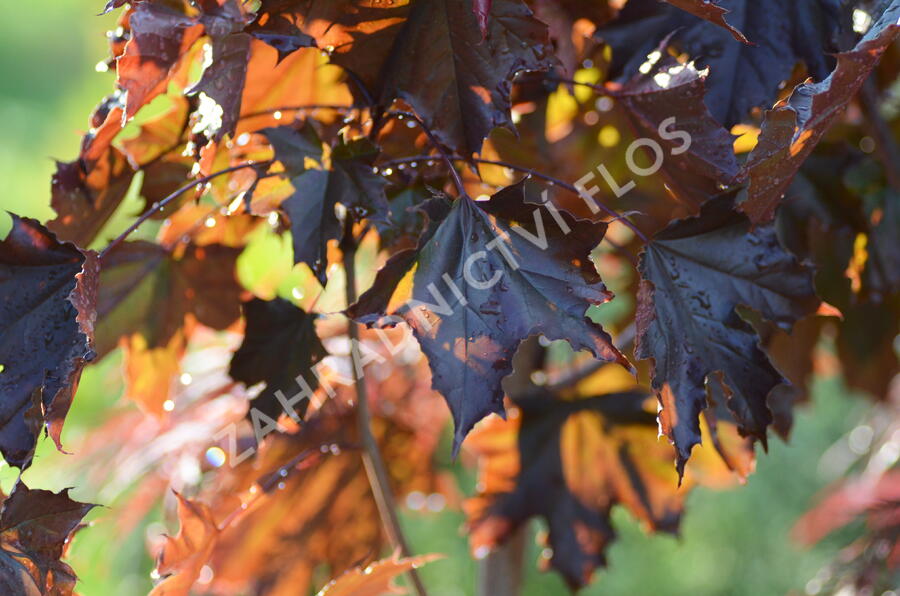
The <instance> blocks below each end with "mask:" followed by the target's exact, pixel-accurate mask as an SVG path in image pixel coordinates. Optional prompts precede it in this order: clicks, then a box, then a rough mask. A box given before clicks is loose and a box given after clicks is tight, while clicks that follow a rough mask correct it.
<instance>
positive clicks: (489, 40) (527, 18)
mask: <svg viewBox="0 0 900 596" xmlns="http://www.w3.org/2000/svg"><path fill="white" fill-rule="evenodd" d="M487 18H488V23H487V33H486V36H485V38H484V40H482V39H481V38H480V37H481V34H480V33H479V23H478V21H479V18H477V17H476V16H475V13H474V12H473V10H472V5H471V3H470V2H469V1H468V0H435V1H432V2H415V3H413V4H412V7H411V9H410V12H409V17H408V18H407V20H406V23H405V24H404V26H403V29H402V30H401V31H400V33H399V35H398V36H397V39H396V40H395V41H394V44H393V47H392V48H391V54H390V57H389V58H388V60H387V63H386V64H385V67H384V68H385V70H384V73H383V78H384V86H383V89H382V91H381V102H382V103H383V104H384V105H389V104H390V102H391V100H393V99H395V98H399V99H402V100H403V101H405V102H406V103H408V104H409V105H410V106H412V107H413V109H414V110H415V111H416V113H417V114H418V115H419V117H421V118H422V120H423V121H424V122H425V125H426V126H428V127H429V128H430V129H431V130H432V131H433V132H434V134H435V136H436V137H437V138H438V140H439V141H440V142H441V143H443V144H444V145H446V146H447V147H450V148H452V149H453V150H455V151H459V152H460V153H462V154H463V155H471V154H473V153H479V152H480V151H481V145H482V142H483V141H484V139H485V137H487V135H488V134H489V133H490V132H491V130H492V129H494V128H495V127H497V126H504V127H506V128H509V129H510V130H513V129H514V127H513V123H512V119H511V118H510V114H509V108H510V102H509V94H510V90H511V89H512V84H511V80H512V78H513V77H514V76H515V75H516V73H519V72H521V71H527V70H547V69H548V68H550V67H551V66H553V64H554V60H553V58H552V53H551V51H552V50H551V46H550V43H549V36H548V33H547V27H546V26H545V25H544V24H543V23H541V22H540V21H538V20H536V19H535V18H533V17H532V14H531V10H530V9H529V8H528V6H526V5H525V3H524V2H521V1H519V0H494V1H493V2H492V3H491V7H490V14H489V15H487Z"/></svg>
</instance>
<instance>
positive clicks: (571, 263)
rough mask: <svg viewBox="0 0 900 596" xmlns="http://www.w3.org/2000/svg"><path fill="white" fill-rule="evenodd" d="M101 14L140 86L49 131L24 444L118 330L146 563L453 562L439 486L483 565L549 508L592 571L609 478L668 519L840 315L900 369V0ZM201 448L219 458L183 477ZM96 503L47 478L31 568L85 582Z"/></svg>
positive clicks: (146, 7) (2, 407) (845, 349)
mask: <svg viewBox="0 0 900 596" xmlns="http://www.w3.org/2000/svg"><path fill="white" fill-rule="evenodd" d="M98 8H101V7H98ZM104 11H105V12H112V11H120V14H119V17H118V18H119V28H118V30H117V31H116V32H115V33H114V34H112V35H110V56H109V58H108V60H107V61H106V63H105V64H106V65H107V66H108V68H109V69H110V70H111V71H113V75H114V78H115V82H114V87H113V91H112V92H111V93H110V95H109V96H108V97H106V98H105V99H103V100H102V101H101V102H100V103H99V105H98V106H97V108H96V109H95V111H94V113H93V114H92V115H91V117H90V130H89V132H88V133H87V134H86V135H85V136H84V138H83V139H82V141H81V149H80V153H79V155H78V157H77V158H76V159H74V160H73V161H71V162H59V163H58V164H57V171H56V174H55V175H54V176H53V179H52V181H51V205H52V207H53V209H54V211H55V212H56V216H55V217H54V218H53V219H52V220H50V221H48V222H46V223H44V224H42V223H40V222H38V221H35V220H32V219H27V218H20V217H18V216H15V215H13V218H12V228H11V231H10V232H9V234H8V236H7V237H6V239H5V240H3V241H2V242H0V294H2V296H3V304H2V306H0V414H2V415H0V453H2V456H3V458H4V460H5V461H6V462H7V463H8V464H9V465H11V466H15V467H17V468H19V469H20V470H25V469H26V468H28V467H29V466H30V465H32V459H33V457H34V452H35V448H36V445H37V444H38V441H39V439H40V435H41V432H42V430H44V432H46V434H48V435H49V436H50V438H51V439H52V440H53V441H54V442H55V444H56V446H57V447H58V448H59V449H60V450H61V449H62V431H63V423H64V421H65V418H66V414H67V413H68V411H69V410H70V408H71V407H75V408H77V407H78V405H77V402H76V403H75V404H74V405H73V396H74V395H75V393H76V388H77V385H78V380H79V377H80V375H81V372H82V370H83V368H84V367H85V366H86V365H88V364H90V363H93V362H96V361H98V360H101V359H103V358H106V357H107V356H108V355H109V354H111V353H112V352H114V351H115V350H121V352H122V353H123V359H124V366H123V374H124V380H125V385H126V390H125V392H126V397H127V399H129V400H131V401H133V402H134V403H135V404H136V405H137V406H138V409H139V411H132V412H127V413H122V414H117V415H116V417H114V418H113V419H112V420H111V421H110V423H109V427H108V428H105V429H104V433H105V436H106V437H107V440H111V441H113V442H114V443H115V444H116V445H118V447H117V451H116V453H106V452H105V451H104V448H105V447H108V445H104V446H99V445H91V444H90V442H89V443H88V445H86V446H85V447H84V449H85V450H86V452H87V453H91V454H92V455H93V456H94V457H95V458H96V459H97V460H98V461H100V462H102V463H101V464H98V465H106V466H108V467H109V468H110V469H113V470H117V466H116V463H117V462H121V461H125V460H127V459H128V458H132V459H134V460H139V461H140V462H141V464H140V466H137V467H138V468H139V469H140V471H139V472H134V471H133V470H134V466H130V467H127V471H126V469H125V468H126V466H122V468H123V469H122V470H120V471H117V472H115V473H113V476H116V475H118V474H121V478H120V479H119V480H118V481H119V482H122V483H126V484H127V483H137V484H138V485H139V487H140V488H139V489H138V491H137V492H138V493H139V495H140V498H138V497H135V499H134V500H135V502H134V504H133V507H134V508H135V510H136V511H146V510H147V508H149V507H150V506H152V505H151V504H153V503H158V502H167V503H169V504H170V505H173V506H174V508H175V516H176V517H177V519H178V520H179V523H180V530H179V531H178V533H177V534H176V535H174V536H173V537H168V538H166V540H164V541H163V542H162V543H159V544H156V545H155V546H154V547H153V549H152V550H153V552H152V553H151V554H152V555H153V556H155V557H156V558H157V567H156V570H155V572H154V574H155V575H154V577H155V579H156V580H157V583H156V585H155V587H154V588H153V591H152V594H154V595H157V596H161V595H181V594H184V595H186V594H189V593H195V592H196V593H206V592H208V593H216V594H251V593H252V594H267V595H279V594H296V593H307V592H310V591H311V590H313V591H314V590H319V589H321V592H320V594H323V595H325V596H327V595H331V594H379V593H383V592H386V591H391V590H393V589H394V587H393V586H392V585H391V583H390V582H391V580H392V579H393V578H394V577H395V576H400V575H405V576H406V577H407V578H408V583H409V585H410V586H411V587H412V589H413V590H415V591H416V592H418V593H420V594H421V593H424V592H425V589H426V587H427V586H425V585H424V584H423V582H422V581H421V578H419V577H418V575H417V573H416V571H415V570H416V568H417V567H419V566H420V565H423V564H425V563H428V562H430V561H432V560H436V559H438V558H439V557H436V556H434V555H430V554H422V553H413V552H411V550H410V546H409V544H408V543H407V541H406V539H405V537H404V535H403V531H402V528H401V526H400V524H399V522H398V520H397V508H398V505H397V504H396V497H397V496H398V495H406V494H411V493H412V492H414V491H415V492H419V493H427V494H434V495H438V496H439V497H440V498H441V499H443V501H442V502H452V503H453V504H454V506H461V507H462V508H463V509H464V510H465V512H466V514H467V516H468V519H469V521H468V524H467V531H468V532H469V536H470V542H471V546H472V553H473V555H474V556H475V557H476V558H478V559H482V560H488V561H489V562H490V561H491V560H493V557H496V556H497V555H498V554H500V555H503V554H504V552H505V554H506V556H515V555H511V554H510V553H511V551H509V552H506V551H504V548H506V547H505V546H504V545H505V544H507V543H509V542H511V541H514V540H515V536H516V535H517V534H518V533H520V532H521V529H522V528H523V527H524V526H525V525H526V524H527V523H528V522H529V520H530V519H532V518H535V517H541V518H544V520H545V521H546V523H547V526H548V527H549V532H548V534H547V536H546V543H547V550H546V551H545V553H546V555H545V559H546V560H545V562H546V563H547V564H548V565H549V566H550V567H552V568H554V569H555V570H556V571H558V572H559V573H560V574H561V575H562V577H563V578H564V579H565V581H566V582H567V583H568V584H569V585H570V586H571V587H572V588H579V587H582V586H584V585H586V584H588V583H590V581H591V579H592V574H593V572H594V570H595V569H596V568H597V567H598V566H602V565H605V564H606V549H607V547H608V546H609V544H610V543H611V542H612V541H613V540H614V538H615V531H614V528H613V526H612V522H611V520H610V514H611V510H612V508H613V507H614V506H615V505H619V504H621V505H623V506H624V507H625V508H626V509H627V510H628V511H629V512H630V513H631V514H632V515H633V516H634V517H635V518H636V519H638V520H640V521H641V522H642V523H643V524H644V525H645V526H646V527H647V528H648V529H651V530H658V531H665V532H677V529H678V522H679V519H680V517H681V514H682V512H683V509H684V503H685V499H686V495H687V494H688V492H689V491H690V489H691V488H692V487H694V486H711V487H721V486H727V485H729V484H730V483H733V482H735V481H739V480H743V479H745V478H746V477H747V475H748V474H750V473H751V472H752V469H753V461H754V457H755V443H757V442H758V443H760V444H761V445H762V447H763V448H765V447H766V445H767V441H768V437H769V434H770V431H775V432H776V433H777V434H779V435H780V436H782V437H786V436H787V434H788V433H789V431H790V425H791V412H792V409H793V407H794V405H795V404H796V403H798V402H800V401H802V400H804V399H805V396H806V393H807V383H808V377H809V376H810V371H811V370H812V369H813V362H814V357H815V354H816V353H817V350H821V349H823V348H822V345H823V343H824V344H827V347H828V348H829V349H831V350H832V351H833V352H834V353H835V354H837V356H838V358H839V360H840V363H841V367H842V370H843V373H844V376H845V378H846V380H847V382H848V383H849V384H850V385H852V386H854V387H858V388H860V389H862V390H864V391H867V392H869V393H870V394H871V395H872V396H873V397H874V398H875V399H876V400H882V399H887V396H888V386H889V384H890V382H891V380H892V379H893V378H894V377H895V375H896V372H897V355H896V352H895V347H894V344H895V336H896V334H897V329H898V323H900V243H898V242H897V238H898V235H900V149H898V143H897V137H898V135H900V110H898V109H897V105H896V101H895V99H896V98H895V96H894V99H893V100H892V99H891V96H890V94H889V92H888V91H887V90H888V89H896V85H897V72H898V65H900V49H898V45H897V44H896V43H895V40H896V39H897V37H898V35H900V0H858V1H851V0H803V1H798V2H792V3H780V2H775V1H774V0H766V1H764V2H749V1H747V0H719V1H717V2H714V1H711V0H667V2H658V1H657V0H628V1H627V2H622V1H613V0H609V1H606V0H595V1H591V2H587V1H584V2H582V1H577V0H532V1H525V0H493V1H491V0H251V1H239V0H197V1H189V0H131V1H130V2H125V1H123V0H110V1H109V2H108V4H107V5H106V6H105V8H104ZM892 101H893V103H892ZM842 173H843V174H842ZM129 196H138V197H139V198H140V201H138V202H139V203H141V205H140V209H139V212H137V213H132V212H130V211H128V209H130V208H131V207H130V205H131V203H129V200H128V198H129ZM126 211H128V213H127V215H129V216H130V222H129V223H128V225H127V227H125V228H124V229H122V228H117V227H116V225H115V219H114V217H113V216H114V215H117V214H122V213H125V212H126ZM284 238H288V239H287V241H286V242H282V239H284ZM260 252H263V253H264V256H263V257H262V258H259V257H253V255H254V254H258V253H260ZM282 255H286V256H287V257H288V259H289V262H288V263H287V264H286V265H285V264H284V262H283V259H281V256H282ZM251 259H252V260H251ZM247 263H251V266H248V265H247ZM248 269H249V270H248ZM285 271H287V273H285ZM288 278H290V283H288V282H287V281H286V280H288ZM286 284H287V285H286ZM610 288H614V289H615V292H614V291H613V290H611V289H610ZM193 355H197V356H198V357H199V358H201V359H204V361H208V362H210V363H212V366H210V367H208V368H206V369H204V373H203V378H198V375H196V374H194V375H191V374H188V373H187V372H186V369H185V362H186V359H188V358H189V357H191V356H193ZM185 375H187V377H188V380H187V381H184V378H185ZM195 387H200V389H195ZM438 396H440V398H438ZM441 398H442V400H443V404H442V403H441V401H440V399H441ZM497 415H499V416H497ZM147 420H152V422H147ZM448 425H452V428H453V431H452V432H453V434H452V441H450V443H451V445H450V446H449V452H450V455H452V456H453V457H457V456H459V457H460V458H462V459H464V460H466V461H474V462H475V463H476V465H477V466H478V473H479V482H478V488H477V491H476V494H472V495H468V498H467V499H461V498H460V497H459V495H458V488H457V487H456V483H455V482H454V480H453V479H452V478H450V477H448V475H447V474H446V473H445V471H443V470H441V469H440V466H438V464H437V462H438V460H439V459H440V458H442V457H444V456H446V455H447V454H445V453H443V452H444V451H445V450H446V446H445V445H443V443H442V440H441V439H442V433H443V430H444V429H445V428H446V427H447V426H448ZM134 429H140V432H137V431H135V430H134ZM659 433H661V434H662V435H664V437H663V438H660V437H658V434H659ZM150 442H152V443H153V444H158V445H163V446H161V447H158V449H157V450H154V451H153V452H152V453H153V455H152V456H148V455H146V454H145V452H144V450H145V448H146V446H147V445H148V444H149V443H150ZM184 456H190V457H194V458H196V457H198V456H200V457H204V456H205V457H206V459H207V461H208V462H209V466H208V467H207V468H206V469H204V470H203V474H198V476H197V478H195V479H194V480H193V481H191V482H187V483H184V482H180V481H179V482H176V481H175V474H176V473H175V472H173V468H174V467H176V466H172V465H169V464H168V462H169V461H178V460H179V458H181V457H184ZM895 459H896V458H895ZM881 472H883V476H882V485H883V487H884V488H883V490H884V492H885V494H888V495H889V498H891V499H894V501H892V503H893V505H892V506H893V509H891V510H887V511H886V512H883V511H880V510H876V509H874V508H870V505H872V503H873V502H874V499H875V497H872V498H871V499H870V501H872V502H870V501H867V502H866V503H865V505H864V506H860V507H858V508H857V509H858V510H859V511H860V512H861V511H869V515H870V516H871V517H872V519H873V520H874V521H873V525H874V526H875V531H876V532H878V533H881V534H885V535H889V536H894V537H896V531H897V530H896V527H897V523H896V516H897V514H896V510H897V509H896V502H897V501H896V500H897V497H896V494H895V493H896V491H895V490H893V489H894V488H895V485H896V472H893V473H891V472H885V471H884V470H881ZM882 485H879V487H880V486H882ZM174 490H177V491H178V492H173V491H174ZM867 490H869V491H870V492H872V493H875V492H877V491H878V490H881V489H876V488H872V487H871V486H868V487H867ZM892 491H893V492H892ZM879 494H880V493H879ZM171 495H175V497H174V499H173V498H172V496H171ZM841 498H842V493H841V492H837V493H836V496H834V497H833V500H832V503H837V504H838V505H837V506H839V505H840V503H841ZM827 506H829V505H828V504H826V505H823V507H827ZM830 506H832V507H834V506H836V505H833V504H832V505H830ZM91 507H92V506H91V505H89V504H84V503H78V502H75V501H72V500H71V499H69V497H68V496H67V494H66V493H65V492H62V493H52V492H49V491H44V490H38V489H29V488H27V487H26V486H25V485H24V483H22V482H21V481H20V482H18V483H17V484H16V487H15V489H14V491H13V492H12V494H11V495H10V496H8V497H7V498H6V499H5V501H4V502H3V508H2V512H0V551H2V552H0V585H2V586H3V587H4V590H5V591H7V592H9V593H14V594H71V593H72V592H73V590H74V589H75V581H76V580H75V572H76V571H77V570H75V571H73V570H72V569H71V568H70V567H69V566H68V565H67V564H66V563H64V562H63V561H61V557H62V556H63V555H64V552H65V549H66V544H68V541H69V538H70V537H71V535H72V534H73V532H75V531H76V530H77V529H78V528H79V526H80V524H81V520H82V518H83V516H84V515H85V514H87V512H88V511H89V510H90V508H91ZM142 508H143V509H142ZM870 509H871V510H870ZM135 515H137V514H135ZM826 515H827V514H826ZM810 516H812V517H811V518H810V519H812V521H809V520H807V521H805V522H803V523H802V524H801V526H802V527H803V528H806V529H807V534H808V535H814V536H815V535H818V534H817V533H816V532H815V531H814V530H810V529H809V528H811V527H813V526H815V523H814V522H815V519H813V518H814V513H811V514H810ZM804 524H805V525H804ZM834 525H836V524H834ZM830 527H831V526H829V528H830ZM881 534H879V536H880V535H881ZM874 540H876V539H875V538H873V541H874ZM873 549H874V547H873ZM876 550H877V549H876ZM391 553H393V554H391ZM872 557H876V555H872ZM870 558H871V557H870ZM876 558H877V557H876ZM882 559H884V564H885V565H886V566H888V567H887V568H888V569H889V571H887V573H896V569H897V568H898V567H900V561H898V560H897V553H896V549H894V551H891V552H890V553H889V556H886V557H882ZM873 560H874V559H873ZM438 564H439V563H435V565H438ZM865 564H866V565H874V563H873V562H872V560H869V559H867V560H866V561H865ZM498 568H499V567H498ZM513 568H515V564H514V565H513ZM323 569H325V571H326V573H327V576H324V577H323V575H322V570H323ZM867 569H868V568H867ZM485 573H486V574H487V575H491V573H492V572H491V570H490V568H488V570H487V571H486V572H485ZM879 573H880V571H879ZM513 575H514V574H513ZM517 581H518V579H517V578H516V577H503V578H493V579H490V581H488V583H487V584H486V585H493V586H495V588H496V587H497V586H500V587H499V588H496V589H499V593H503V594H505V593H514V592H515V586H516V585H517ZM879 581H880V580H879ZM492 582H493V583H492ZM878 585H880V584H878ZM885 585H887V584H885Z"/></svg>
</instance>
